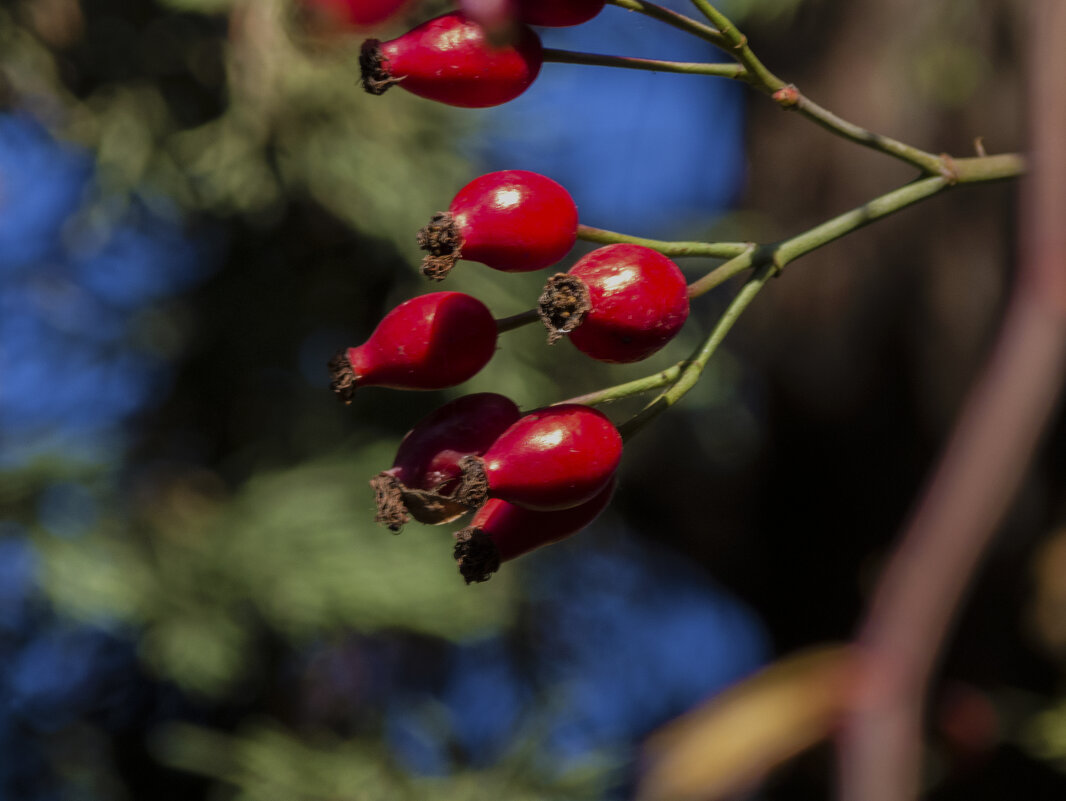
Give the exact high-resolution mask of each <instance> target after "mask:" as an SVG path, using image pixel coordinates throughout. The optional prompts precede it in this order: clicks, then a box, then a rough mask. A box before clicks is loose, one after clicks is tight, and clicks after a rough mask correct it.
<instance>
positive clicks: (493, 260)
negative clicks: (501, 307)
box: [448, 170, 577, 273]
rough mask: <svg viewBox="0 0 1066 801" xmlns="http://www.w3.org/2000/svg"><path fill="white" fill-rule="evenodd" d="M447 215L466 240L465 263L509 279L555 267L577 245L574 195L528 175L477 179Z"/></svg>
mask: <svg viewBox="0 0 1066 801" xmlns="http://www.w3.org/2000/svg"><path fill="white" fill-rule="evenodd" d="M448 211H449V212H451V214H452V216H453V217H454V218H455V224H456V225H457V226H458V228H459V234H460V236H462V238H463V244H462V246H461V254H460V257H461V258H463V259H467V260H469V261H477V262H481V263H482V264H486V265H488V266H489V267H491V268H493V269H494V270H502V271H503V272H506V273H519V272H528V271H530V270H539V269H541V268H543V267H548V266H550V265H552V264H555V263H556V262H557V261H559V260H560V259H561V258H563V257H564V256H565V255H566V254H567V253H569V252H570V248H572V247H573V246H574V242H575V241H577V206H576V205H575V203H574V199H573V198H572V197H570V193H569V192H567V191H566V190H565V189H564V188H563V187H562V186H560V185H559V184H558V183H556V182H555V181H553V180H552V179H551V178H547V177H545V176H543V175H540V174H539V173H535V172H529V171H528V170H501V171H500V172H490V173H487V174H486V175H482V176H481V177H480V178H475V179H474V180H473V181H471V182H470V183H468V184H467V185H466V186H464V187H463V188H462V189H460V190H459V193H458V194H457V195H456V196H455V198H454V199H453V200H452V202H451V205H450V206H449V207H448Z"/></svg>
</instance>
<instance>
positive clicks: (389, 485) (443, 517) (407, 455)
mask: <svg viewBox="0 0 1066 801" xmlns="http://www.w3.org/2000/svg"><path fill="white" fill-rule="evenodd" d="M520 416H521V414H520V413H519V411H518V407H517V406H515V404H514V401H512V400H511V399H510V398H505V397H504V396H503V395H497V394H495V393H493V392H479V393H476V394H473V395H464V396H463V397H461V398H457V399H456V400H453V401H451V402H450V403H446V404H444V405H443V406H441V407H440V408H439V409H437V410H435V411H434V412H431V413H430V414H429V415H427V416H426V417H424V418H422V419H421V420H419V421H418V422H417V423H416V424H415V425H414V427H413V428H412V429H411V430H410V431H408V432H407V435H406V436H405V437H404V438H403V441H402V442H401V443H400V447H399V449H398V450H397V451H396V459H395V461H394V462H393V465H392V467H391V468H389V469H388V470H385V471H383V472H381V473H379V474H378V475H377V476H375V477H374V478H373V479H372V480H371V481H370V486H371V487H373V488H374V496H375V500H376V502H377V507H378V512H377V517H376V518H375V519H376V521H377V522H378V523H383V524H384V525H385V526H387V527H388V528H389V529H391V530H392V531H399V530H400V529H401V528H402V527H403V525H404V524H405V523H407V522H408V520H409V519H410V518H412V517H413V518H414V519H415V520H417V521H418V522H420V523H430V524H438V523H448V522H450V521H452V520H454V519H455V518H457V517H459V516H460V515H463V514H465V513H466V512H468V511H469V510H468V509H467V508H466V507H465V506H463V505H462V504H460V503H458V502H457V501H455V500H453V498H452V496H453V495H454V494H455V490H456V489H457V488H458V486H459V478H460V473H461V469H460V467H459V460H460V459H462V458H463V457H464V456H480V455H481V454H483V453H484V452H485V451H487V450H488V449H489V447H490V446H491V445H492V443H493V442H495V441H496V439H497V437H499V436H500V434H502V433H503V432H504V431H505V430H507V428H508V427H510V426H511V424H512V423H514V422H515V421H517V420H518V418H519V417H520Z"/></svg>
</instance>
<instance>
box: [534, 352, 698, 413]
mask: <svg viewBox="0 0 1066 801" xmlns="http://www.w3.org/2000/svg"><path fill="white" fill-rule="evenodd" d="M686 364H688V362H678V363H677V364H675V365H673V366H671V367H667V368H666V369H665V370H661V371H659V372H658V373H655V374H654V375H649V376H644V378H637V379H634V380H633V381H627V382H625V383H624V384H616V385H615V386H613V387H607V389H601V390H598V391H597V392H589V393H588V394H586V395H578V396H577V397H576V398H570V399H568V400H564V401H559V403H583V404H585V405H586V406H596V405H597V404H600V403H609V402H611V401H616V400H621V399H622V398H628V397H630V396H631V395H639V394H640V393H641V392H649V391H651V390H653V389H658V388H659V387H665V386H666V385H667V384H672V383H674V382H675V381H676V380H677V377H678V376H679V375H681V370H682V369H683V368H684V367H685V365H686ZM553 405H556V406H557V405H558V404H553Z"/></svg>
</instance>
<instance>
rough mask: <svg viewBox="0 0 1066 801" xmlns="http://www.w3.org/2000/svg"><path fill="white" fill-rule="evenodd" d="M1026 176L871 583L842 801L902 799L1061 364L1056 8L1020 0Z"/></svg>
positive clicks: (847, 729)
mask: <svg viewBox="0 0 1066 801" xmlns="http://www.w3.org/2000/svg"><path fill="white" fill-rule="evenodd" d="M1026 12H1027V16H1028V20H1027V23H1028V28H1027V31H1028V34H1029V38H1028V40H1027V41H1026V46H1027V50H1028V52H1029V58H1030V61H1029V75H1030V98H1029V100H1030V103H1029V108H1030V111H1029V135H1030V143H1031V154H1032V157H1031V161H1030V164H1031V171H1030V174H1029V176H1028V178H1026V179H1025V181H1024V183H1023V188H1022V199H1021V210H1020V211H1021V217H1020V226H1019V231H1020V235H1021V253H1020V262H1019V271H1018V274H1017V280H1016V284H1015V287H1014V291H1013V295H1012V298H1011V301H1010V304H1009V307H1008V309H1007V313H1006V315H1005V319H1004V321H1003V324H1002V327H1001V329H1000V333H999V336H998V339H997V342H996V344H995V346H994V349H993V352H992V354H991V356H990V359H989V361H988V363H987V364H986V366H985V368H984V370H983V373H982V375H981V376H980V378H979V380H978V382H977V384H976V385H975V387H974V388H973V390H972V391H971V393H970V396H969V398H968V399H967V401H966V404H965V407H964V409H963V411H962V414H961V417H960V419H959V421H958V424H957V426H956V428H955V430H954V432H953V434H952V436H951V440H950V442H949V444H948V446H947V449H946V451H945V453H944V454H943V457H942V459H941V462H940V464H939V466H938V467H937V469H936V472H935V474H934V475H933V478H932V480H931V482H930V484H929V485H928V487H927V489H926V491H925V495H924V497H923V498H922V499H921V500H920V502H919V504H918V507H917V509H916V511H915V512H914V515H913V518H912V520H911V522H910V525H909V527H908V528H907V530H906V532H905V534H904V535H903V540H902V543H901V544H900V546H899V548H898V550H897V551H896V552H895V553H894V554H893V556H892V558H891V559H890V561H889V563H888V565H887V568H886V570H885V572H884V574H883V577H882V579H881V582H880V584H879V586H878V588H877V592H876V595H875V597H874V601H873V605H872V608H871V610H870V612H869V615H868V617H867V619H866V621H865V623H864V624H863V626H862V628H861V631H860V634H859V644H860V646H861V647H862V649H863V652H864V657H863V659H864V678H863V681H862V683H861V687H860V691H859V694H858V697H857V699H856V702H855V706H854V707H853V710H852V712H851V713H850V714H849V717H848V719H847V720H846V722H845V725H844V728H843V730H842V732H841V736H840V796H841V798H842V799H843V801H911V799H914V798H916V797H917V796H918V793H919V789H920V774H921V749H922V708H923V704H924V699H925V695H926V688H927V685H928V682H929V677H930V674H931V673H932V671H933V669H934V667H935V665H936V661H937V658H938V655H939V652H940V649H941V646H942V645H943V643H944V641H945V639H946V636H947V634H948V632H949V630H950V626H951V623H952V621H953V619H954V617H955V613H956V610H957V609H958V607H959V604H960V601H961V599H962V597H963V595H964V593H965V591H966V588H967V586H968V585H969V583H970V581H971V579H972V577H973V574H974V572H975V570H976V569H977V566H978V564H979V562H980V559H981V557H982V555H983V554H984V552H985V550H986V549H987V546H988V544H989V542H990V540H991V538H992V536H993V534H994V533H995V531H996V529H997V527H998V526H999V524H1000V522H1001V520H1002V518H1003V516H1004V513H1005V512H1006V510H1007V508H1008V506H1009V504H1010V502H1011V499H1012V498H1013V497H1014V494H1015V492H1016V491H1017V489H1018V487H1019V485H1020V484H1021V482H1022V479H1023V478H1024V476H1025V473H1026V470H1027V467H1028V465H1029V462H1030V460H1031V458H1032V456H1033V453H1034V451H1035V450H1036V448H1037V446H1038V444H1039V441H1040V438H1041V435H1042V433H1043V431H1044V429H1045V427H1046V425H1047V423H1048V420H1049V419H1050V417H1051V415H1052V412H1053V410H1054V408H1055V405H1056V401H1057V399H1058V396H1059V393H1060V390H1061V385H1062V380H1063V374H1064V370H1066V92H1063V89H1062V79H1063V76H1066V48H1063V47H1062V43H1063V42H1066V3H1063V2H1061V0H1032V2H1031V3H1030V4H1027V7H1026Z"/></svg>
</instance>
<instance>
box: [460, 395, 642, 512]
mask: <svg viewBox="0 0 1066 801" xmlns="http://www.w3.org/2000/svg"><path fill="white" fill-rule="evenodd" d="M621 458H622V436H621V435H620V434H619V433H618V429H616V428H615V427H614V425H613V424H612V423H611V421H610V420H608V419H607V416H606V415H605V414H603V413H602V412H600V411H597V410H596V409H592V408H590V407H588V406H581V405H580V404H576V403H564V404H560V405H558V406H549V407H547V408H546V409H541V410H540V411H536V412H531V413H530V414H527V415H525V416H524V417H522V419H520V420H519V421H518V422H517V423H515V424H514V425H512V426H511V427H510V428H508V429H507V430H506V431H504V432H503V433H502V434H501V435H500V437H499V439H497V440H496V441H495V442H494V443H493V444H492V447H491V448H489V449H488V450H487V451H485V454H484V455H483V456H481V457H477V456H468V457H466V458H464V459H462V460H461V462H460V464H461V466H462V468H463V482H462V485H461V486H460V487H459V489H458V490H457V491H456V495H455V497H456V499H457V500H459V501H460V502H462V503H465V504H466V505H467V506H469V507H471V508H474V507H477V506H480V505H481V504H482V503H484V502H485V500H486V499H487V498H499V499H501V500H505V501H510V502H511V503H515V504H518V505H519V506H524V507H526V508H527V509H535V510H538V511H544V512H547V511H554V510H558V509H570V508H572V507H574V506H578V505H579V504H582V503H585V502H586V501H589V500H591V499H592V498H593V497H594V496H595V495H596V494H597V493H598V492H600V490H602V489H603V488H604V487H606V486H607V484H608V483H609V482H610V480H611V477H612V476H613V475H614V472H615V470H616V469H617V468H618V463H619V461H620V460H621Z"/></svg>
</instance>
